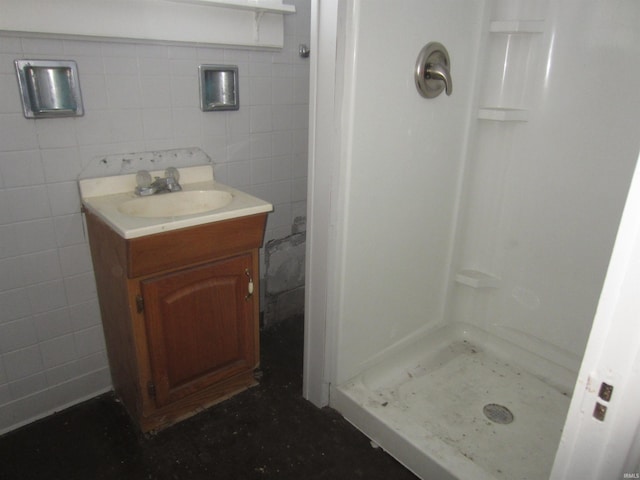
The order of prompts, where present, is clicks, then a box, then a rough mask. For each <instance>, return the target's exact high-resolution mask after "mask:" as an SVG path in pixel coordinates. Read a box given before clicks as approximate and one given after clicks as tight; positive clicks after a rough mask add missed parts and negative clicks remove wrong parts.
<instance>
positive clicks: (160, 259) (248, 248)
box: [86, 212, 267, 432]
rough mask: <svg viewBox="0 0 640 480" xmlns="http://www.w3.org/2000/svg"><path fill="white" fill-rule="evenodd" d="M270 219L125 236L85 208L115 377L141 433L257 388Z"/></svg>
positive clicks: (255, 217) (259, 217)
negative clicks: (262, 255)
mask: <svg viewBox="0 0 640 480" xmlns="http://www.w3.org/2000/svg"><path fill="white" fill-rule="evenodd" d="M266 218H267V215H266V213H265V214H259V215H253V216H249V217H241V218H238V219H231V220H225V221H220V222H217V223H214V224H206V225H202V226H196V227H189V228H185V229H181V230H174V231H170V232H165V233H158V234H155V235H150V236H147V237H141V238H136V239H132V240H127V239H124V238H122V237H120V236H119V235H118V234H117V233H116V232H115V231H114V230H113V229H111V228H110V227H109V225H107V224H106V223H104V222H103V221H102V220H101V219H100V218H98V217H97V216H95V215H93V214H92V213H91V212H86V220H87V230H88V233H89V241H90V244H91V256H92V260H93V266H94V272H95V277H96V285H97V289H98V299H99V301H100V313H101V316H102V325H103V329H104V334H105V340H106V346H107V355H108V357H109V365H110V368H111V379H112V382H113V386H114V389H115V391H116V394H117V395H118V397H119V398H120V399H121V401H122V404H123V405H124V407H125V408H126V410H127V411H128V412H129V414H130V415H131V418H132V419H133V420H134V421H135V422H137V423H138V425H139V427H140V429H141V430H142V431H143V432H148V431H151V430H160V429H162V428H164V427H167V426H169V425H172V424H174V423H176V422H178V421H180V420H182V419H185V418H187V417H190V416H192V415H195V414H196V413H198V412H201V411H202V410H204V409H205V408H207V407H209V406H211V405H214V404H216V403H218V402H221V401H223V400H225V399H227V398H229V397H231V396H233V395H235V394H236V393H238V392H241V391H243V390H245V389H247V388H249V387H251V386H253V385H256V383H257V382H256V380H255V378H254V376H253V373H254V370H255V369H256V368H257V367H258V365H259V363H260V338H259V314H260V312H259V304H258V302H259V298H260V295H259V294H258V292H260V283H259V281H260V274H259V248H260V246H261V245H262V241H263V238H264V228H265V223H266ZM254 292H255V294H254Z"/></svg>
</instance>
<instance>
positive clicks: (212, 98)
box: [198, 65, 240, 112]
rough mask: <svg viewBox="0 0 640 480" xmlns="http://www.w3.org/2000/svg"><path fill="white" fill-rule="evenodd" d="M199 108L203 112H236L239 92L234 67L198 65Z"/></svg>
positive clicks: (238, 106) (238, 104) (238, 103)
mask: <svg viewBox="0 0 640 480" xmlns="http://www.w3.org/2000/svg"><path fill="white" fill-rule="evenodd" d="M198 68H199V70H200V108H201V109H202V111H203V112H211V111H216V110H238V109H239V108H240V91H239V85H238V67H237V66H235V65H200V66H199V67H198Z"/></svg>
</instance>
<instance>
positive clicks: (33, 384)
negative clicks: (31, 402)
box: [9, 373, 48, 400]
mask: <svg viewBox="0 0 640 480" xmlns="http://www.w3.org/2000/svg"><path fill="white" fill-rule="evenodd" d="M47 386H48V384H47V376H46V375H45V374H44V373H36V374H35V375H31V376H29V377H25V378H21V379H20V380H16V381H15V382H11V383H10V384H9V390H10V391H11V397H12V398H13V400H18V399H20V398H23V397H26V396H27V395H31V394H33V393H35V392H39V391H41V390H44V389H46V388H47Z"/></svg>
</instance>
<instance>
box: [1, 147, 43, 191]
mask: <svg viewBox="0 0 640 480" xmlns="http://www.w3.org/2000/svg"><path fill="white" fill-rule="evenodd" d="M0 172H2V181H3V183H4V186H5V187H25V186H32V185H40V184H42V183H44V171H43V168H42V160H41V159H40V152H39V151H38V150H26V151H20V152H1V153H0Z"/></svg>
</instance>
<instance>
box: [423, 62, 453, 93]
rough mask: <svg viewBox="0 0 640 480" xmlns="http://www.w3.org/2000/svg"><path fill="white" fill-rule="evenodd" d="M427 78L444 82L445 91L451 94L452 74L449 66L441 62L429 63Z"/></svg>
mask: <svg viewBox="0 0 640 480" xmlns="http://www.w3.org/2000/svg"><path fill="white" fill-rule="evenodd" d="M426 78H427V79H433V80H440V81H442V82H444V91H445V93H446V94H447V96H448V95H451V74H450V73H449V69H448V68H447V67H445V66H444V65H441V64H429V65H427V71H426Z"/></svg>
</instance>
